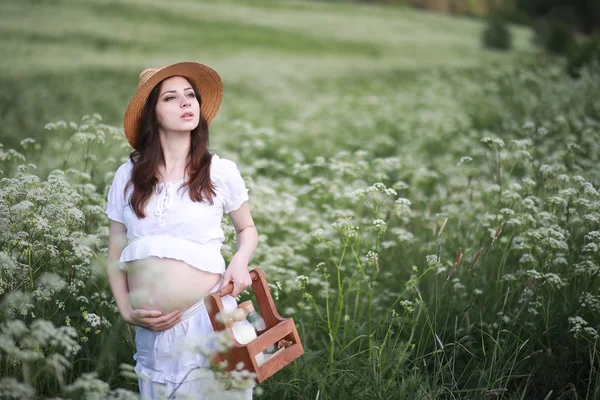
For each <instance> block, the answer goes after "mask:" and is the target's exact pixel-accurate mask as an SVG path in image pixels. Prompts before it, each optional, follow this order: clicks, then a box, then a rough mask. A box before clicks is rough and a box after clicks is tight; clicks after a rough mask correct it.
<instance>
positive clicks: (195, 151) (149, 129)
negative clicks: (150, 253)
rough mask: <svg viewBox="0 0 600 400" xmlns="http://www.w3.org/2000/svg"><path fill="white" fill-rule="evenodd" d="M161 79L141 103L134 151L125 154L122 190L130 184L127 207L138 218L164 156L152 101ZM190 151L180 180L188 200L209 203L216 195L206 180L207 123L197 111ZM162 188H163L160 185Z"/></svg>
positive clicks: (156, 101)
mask: <svg viewBox="0 0 600 400" xmlns="http://www.w3.org/2000/svg"><path fill="white" fill-rule="evenodd" d="M190 84H191V86H192V89H193V90H194V93H195V95H196V98H197V99H198V102H199V103H200V105H202V99H201V98H200V94H199V93H198V89H197V88H196V87H195V86H194V84H193V83H192V82H190ZM161 85H162V81H161V82H159V83H158V84H157V85H156V86H155V87H154V89H152V92H150V95H149V96H148V100H147V101H146V104H145V105H144V110H143V112H142V120H141V124H140V130H139V133H138V136H137V139H136V142H135V146H134V150H133V151H132V152H131V154H129V159H130V160H131V162H132V163H133V170H132V171H131V179H130V181H129V182H127V185H126V187H125V191H127V189H128V188H129V186H130V185H133V194H132V195H131V200H130V204H131V208H132V209H133V212H134V213H135V215H136V216H137V217H138V218H145V217H146V214H145V213H144V209H145V208H146V204H147V203H148V200H150V197H152V193H153V192H154V190H155V189H156V185H157V183H158V177H157V175H158V166H159V165H160V164H161V163H164V155H163V151H162V147H161V145H160V141H159V138H158V119H157V117H156V104H157V103H158V95H159V92H160V86H161ZM190 135H191V143H190V152H189V154H188V162H187V165H186V172H187V176H188V177H189V178H188V180H187V181H186V182H185V183H184V184H185V185H186V186H188V191H189V195H190V198H191V199H192V201H199V202H202V201H205V200H206V201H208V202H209V203H210V204H213V197H214V196H216V192H215V186H214V184H213V182H212V181H211V180H210V163H211V160H212V154H211V153H209V152H208V123H207V122H206V119H205V118H204V115H203V114H202V111H200V122H199V123H198V126H197V127H196V128H195V129H194V130H192V131H191V134H190ZM163 190H164V188H163Z"/></svg>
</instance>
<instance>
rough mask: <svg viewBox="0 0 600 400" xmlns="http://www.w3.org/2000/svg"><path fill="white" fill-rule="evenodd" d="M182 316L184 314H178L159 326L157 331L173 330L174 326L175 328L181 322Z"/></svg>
mask: <svg viewBox="0 0 600 400" xmlns="http://www.w3.org/2000/svg"><path fill="white" fill-rule="evenodd" d="M181 314H182V313H180V312H177V314H175V315H173V316H172V317H171V318H169V319H168V320H167V321H165V322H163V323H160V324H157V326H156V330H157V331H166V330H167V329H169V328H172V327H173V326H175V324H177V323H178V322H179V321H181Z"/></svg>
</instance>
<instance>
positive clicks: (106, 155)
mask: <svg viewBox="0 0 600 400" xmlns="http://www.w3.org/2000/svg"><path fill="white" fill-rule="evenodd" d="M483 28H484V22H482V21H479V20H476V19H470V18H457V17H449V16H444V15H438V14H430V13H425V12H421V11H417V10H414V9H411V8H405V7H398V6H395V7H392V6H377V7H373V6H368V5H364V4H360V3H357V4H348V3H340V2H331V3H330V2H316V1H313V2H309V1H278V2H275V1H258V0H250V1H234V0H220V1H191V0H188V1H179V2H176V3H175V2H173V3H172V2H162V1H158V0H135V1H125V0H111V1H102V0H79V1H72V0H71V1H62V0H52V1H32V0H29V1H8V2H2V3H1V4H0V29H1V30H2V35H0V45H1V46H2V47H1V48H2V51H3V54H4V57H2V58H0V70H1V71H2V74H1V76H0V85H1V88H2V90H1V91H0V124H1V127H2V128H1V130H0V143H1V144H2V147H0V223H1V226H2V228H3V229H1V230H0V313H1V314H0V315H1V318H0V371H1V375H0V399H4V398H7V399H27V398H44V399H46V398H48V399H80V398H81V399H116V398H118V399H134V398H137V396H136V391H137V378H136V376H135V374H134V373H133V371H132V366H133V363H134V361H133V359H132V355H133V353H134V352H135V349H134V341H133V333H134V329H133V327H131V326H128V325H126V324H124V322H123V321H122V319H121V317H120V315H119V313H118V310H117V308H116V306H115V304H114V301H113V298H112V294H111V291H110V288H109V285H108V283H107V280H106V277H105V274H104V268H105V264H106V246H107V236H108V219H107V217H106V215H105V214H104V210H105V206H106V197H107V192H108V187H109V186H110V183H111V182H112V178H113V175H114V172H115V171H116V169H117V168H118V166H119V165H120V164H121V163H122V162H124V161H125V160H126V159H127V157H128V154H129V151H130V148H129V145H128V144H127V142H126V140H125V138H124V136H123V131H122V114H123V111H124V109H125V107H126V105H127V102H128V101H129V98H130V96H131V95H132V94H133V93H134V92H135V89H136V87H137V79H138V74H139V72H141V70H143V69H144V68H148V67H153V66H158V65H166V64H169V63H173V62H177V61H184V60H188V61H198V62H203V63H206V64H208V65H210V66H211V67H213V68H214V69H216V70H217V71H218V72H219V73H220V75H221V77H222V78H223V82H224V86H225V94H224V99H223V104H222V106H221V109H220V111H219V114H218V116H217V118H216V119H215V121H214V122H213V123H212V124H211V142H210V150H211V151H212V152H214V153H217V154H219V155H220V156H222V157H227V158H230V159H232V160H234V161H236V163H237V164H238V166H239V168H240V170H241V172H242V175H243V177H244V179H245V181H246V184H247V186H248V188H249V189H250V193H249V195H250V201H249V205H250V208H251V211H252V215H253V217H254V220H255V222H256V225H257V229H258V232H259V235H260V240H259V246H258V248H257V251H256V253H255V256H254V258H253V260H252V265H251V266H250V267H251V268H254V267H259V268H261V269H262V270H263V271H264V272H265V274H266V276H267V279H268V280H269V283H270V286H271V290H272V293H273V295H274V298H275V302H276V304H277V307H278V310H279V313H280V314H281V315H282V316H285V317H293V318H294V320H295V321H296V325H297V328H298V331H299V334H300V336H301V338H302V341H303V345H304V348H305V354H304V355H303V356H302V357H300V358H299V359H298V360H297V361H295V362H294V363H292V364H290V365H289V366H287V367H286V368H285V369H283V370H282V371H280V372H278V373H277V374H275V375H274V376H273V377H272V378H270V379H268V380H267V381H266V382H264V383H263V384H261V385H259V386H258V387H256V388H255V398H264V399H345V398H350V399H488V398H498V399H548V400H550V399H597V398H600V379H599V378H598V376H600V374H598V370H599V368H600V361H599V357H600V343H599V340H600V338H599V335H598V330H599V329H600V279H599V277H598V275H599V273H600V267H599V265H600V252H599V246H600V193H599V191H598V190H599V185H600V169H599V168H598V163H599V162H600V66H592V67H589V68H588V69H585V70H583V71H582V73H581V77H580V78H578V79H573V78H571V77H569V76H568V75H567V74H566V73H565V69H564V60H562V59H559V58H549V57H547V56H545V55H543V54H540V53H538V51H537V50H536V49H535V48H533V46H532V44H531V43H532V41H531V36H532V33H531V31H529V30H528V29H526V28H523V27H511V32H512V34H513V49H512V50H511V51H509V52H492V51H489V50H484V49H482V47H481V43H480V42H481V40H480V38H481V31H482V29H483ZM224 221H225V222H224V228H225V230H226V232H227V236H228V241H227V243H226V244H225V245H224V247H223V253H224V256H225V258H226V260H228V259H230V258H231V256H232V254H233V251H234V249H235V240H234V232H233V229H232V227H231V225H230V223H228V221H227V218H224ZM249 296H250V294H249V293H248V292H246V293H244V294H242V295H241V297H240V300H245V299H247V298H250V297H249ZM234 378H235V377H234Z"/></svg>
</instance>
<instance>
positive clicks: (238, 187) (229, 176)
mask: <svg viewBox="0 0 600 400" xmlns="http://www.w3.org/2000/svg"><path fill="white" fill-rule="evenodd" d="M221 164H222V169H223V171H222V179H223V182H222V184H223V196H224V198H225V204H224V205H223V210H224V211H225V212H226V213H228V214H229V213H230V212H232V211H235V210H237V209H238V208H240V207H241V205H242V204H244V202H245V201H248V198H249V197H248V189H247V188H246V184H245V182H244V179H243V178H242V174H241V173H240V170H239V169H238V167H237V165H236V164H235V163H234V162H233V161H231V160H227V159H221Z"/></svg>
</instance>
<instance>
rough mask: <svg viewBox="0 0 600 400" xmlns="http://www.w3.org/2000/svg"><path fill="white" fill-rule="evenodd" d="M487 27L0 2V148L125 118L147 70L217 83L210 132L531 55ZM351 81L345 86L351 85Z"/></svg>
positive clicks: (112, 4) (389, 13) (401, 18)
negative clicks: (338, 84) (427, 75)
mask: <svg viewBox="0 0 600 400" xmlns="http://www.w3.org/2000/svg"><path fill="white" fill-rule="evenodd" d="M481 29H482V22H480V21H476V20H472V19H468V18H452V17H448V16H444V15H436V14H429V13H425V12H421V11H416V10H414V9H410V8H405V7H372V6H367V5H360V4H331V3H319V2H307V1H277V2H269V1H239V2H235V1H178V2H175V3H173V2H163V1H151V0H144V1H102V0H81V1H60V0H58V1H8V2H2V3H1V4H0V33H1V34H0V48H1V49H2V52H3V55H4V56H3V57H2V58H1V59H0V69H1V70H2V76H1V78H0V87H2V91H1V94H0V122H1V125H2V131H1V132H0V137H1V139H0V141H1V142H3V143H5V144H6V145H9V147H11V146H15V145H16V143H18V141H20V140H21V139H23V138H25V137H34V138H36V139H41V140H45V139H46V134H45V133H44V132H43V130H42V127H43V125H44V124H45V123H47V122H49V121H54V120H61V119H63V120H75V121H78V120H79V118H80V117H81V116H82V115H84V114H91V113H94V112H97V113H100V114H101V115H102V116H103V117H104V120H105V122H107V123H109V124H113V125H116V126H121V123H122V113H123V110H124V108H125V106H126V104H127V102H128V100H129V97H130V96H131V95H132V93H133V92H134V90H135V87H136V85H137V75H138V74H139V72H140V71H141V70H142V69H144V68H148V67H152V66H158V65H165V64H169V63H172V62H177V61H182V60H192V61H199V62H203V63H206V64H208V65H210V66H212V67H213V68H215V69H216V70H217V71H218V72H219V73H220V74H221V75H222V77H223V80H224V84H225V90H226V91H225V98H224V103H223V106H222V110H221V113H220V115H219V118H217V120H216V121H215V129H219V127H223V126H224V124H225V123H226V122H227V121H230V120H232V119H235V118H237V117H239V116H240V115H243V116H244V118H245V119H248V120H250V122H252V123H254V124H259V125H271V124H273V123H277V121H276V118H275V115H281V113H285V114H287V115H289V114H290V112H291V113H295V112H297V111H298V110H299V109H301V108H302V107H303V104H306V103H310V102H312V101H314V99H315V98H318V97H321V96H323V93H322V92H321V89H320V88H321V87H322V84H323V82H324V81H325V82H327V81H331V80H334V81H343V82H347V81H350V82H352V83H353V82H354V81H356V80H361V79H367V80H368V79H370V78H371V77H373V76H378V75H380V74H386V73H390V72H394V73H397V74H401V75H405V76H406V78H407V79H404V80H401V82H400V83H398V84H399V85H400V86H399V90H402V89H403V88H404V86H405V85H410V82H411V81H412V77H414V75H415V74H418V73H420V72H423V71H427V70H430V69H432V68H473V67H474V68H479V67H485V66H487V65H494V64H496V63H507V62H510V60H511V59H514V58H515V57H519V56H520V54H521V53H527V52H529V51H530V50H531V48H530V34H531V33H530V32H529V31H527V30H525V29H522V28H514V29H513V33H514V36H515V41H514V42H515V52H513V53H509V54H496V53H491V52H488V51H484V50H482V49H481V46H480V30H481ZM352 83H351V84H352Z"/></svg>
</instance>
